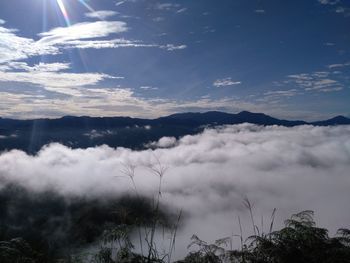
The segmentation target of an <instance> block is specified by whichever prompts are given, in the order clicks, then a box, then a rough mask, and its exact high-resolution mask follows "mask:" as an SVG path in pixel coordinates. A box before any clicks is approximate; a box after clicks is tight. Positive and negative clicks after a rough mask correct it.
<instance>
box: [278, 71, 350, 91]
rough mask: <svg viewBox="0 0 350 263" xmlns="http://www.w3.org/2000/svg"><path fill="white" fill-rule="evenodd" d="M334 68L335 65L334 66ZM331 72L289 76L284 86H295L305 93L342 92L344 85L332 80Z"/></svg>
mask: <svg viewBox="0 0 350 263" xmlns="http://www.w3.org/2000/svg"><path fill="white" fill-rule="evenodd" d="M333 67H334V65H333ZM330 74H331V73H330V72H327V71H325V72H323V71H320V72H313V73H301V74H294V75H289V76H288V80H286V81H284V84H293V85H297V86H298V87H300V88H302V89H303V90H305V91H309V92H311V91H314V92H331V91H340V90H342V89H343V88H344V87H343V84H342V83H341V82H339V81H338V80H336V79H333V78H331V76H330Z"/></svg>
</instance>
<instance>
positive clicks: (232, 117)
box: [0, 111, 350, 153]
mask: <svg viewBox="0 0 350 263" xmlns="http://www.w3.org/2000/svg"><path fill="white" fill-rule="evenodd" d="M241 123H252V124H257V125H265V126H266V125H280V126H286V127H293V126H298V125H315V126H330V125H350V119H349V118H346V117H344V116H337V117H334V118H332V119H328V120H323V121H316V122H306V121H302V120H300V121H290V120H281V119H277V118H273V117H271V116H268V115H265V114H263V113H252V112H248V111H242V112H240V113H238V114H231V113H225V112H218V111H210V112H205V113H192V112H190V113H178V114H173V115H169V116H166V117H161V118H157V119H140V118H130V117H87V116H82V117H73V116H65V117H62V118H59V119H34V120H15V119H4V118H0V151H5V150H12V149H19V150H23V151H25V152H28V153H36V152H37V151H39V150H40V149H41V148H42V147H43V146H44V145H46V144H49V143H52V142H58V143H62V144H64V145H67V146H69V147H72V148H87V147H94V146H97V145H102V144H106V145H109V146H111V147H119V146H120V147H128V148H132V149H143V148H145V147H146V146H145V145H146V144H147V143H149V142H151V141H157V140H159V139H160V138H161V137H163V136H174V137H176V138H178V137H181V136H184V135H188V134H196V133H199V132H201V131H203V130H204V129H205V128H206V127H213V126H220V125H228V124H241Z"/></svg>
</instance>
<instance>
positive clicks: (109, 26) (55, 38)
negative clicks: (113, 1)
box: [38, 21, 128, 45]
mask: <svg viewBox="0 0 350 263" xmlns="http://www.w3.org/2000/svg"><path fill="white" fill-rule="evenodd" d="M127 30H128V28H127V25H126V23H125V22H121V21H96V22H92V23H87V22H84V23H78V24H74V25H72V26H69V27H57V28H54V29H52V30H50V31H48V32H44V33H40V34H39V36H41V37H42V38H41V39H40V40H39V41H38V43H45V44H50V45H64V44H66V43H67V42H69V41H75V40H84V39H91V38H101V37H107V36H109V35H111V34H119V33H123V32H126V31H127Z"/></svg>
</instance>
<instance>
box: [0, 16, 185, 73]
mask: <svg viewBox="0 0 350 263" xmlns="http://www.w3.org/2000/svg"><path fill="white" fill-rule="evenodd" d="M128 30H129V28H128V26H127V24H126V23H125V22H122V21H95V22H84V23H78V24H74V25H72V26H70V27H57V28H53V29H51V30H49V31H47V32H42V33H40V34H38V36H39V37H40V39H39V40H38V41H35V40H34V39H31V38H25V37H20V36H18V35H17V34H18V31H17V30H15V29H8V28H5V27H3V26H2V25H0V54H1V57H0V67H2V68H3V67H4V65H1V64H4V63H8V62H11V61H16V60H23V59H28V58H30V57H33V56H39V55H57V54H60V53H62V50H63V49H74V48H77V49H87V48H90V49H101V48H122V47H134V48H160V49H164V50H167V51H174V50H181V49H185V48H187V46H186V45H183V44H180V45H175V44H158V43H144V42H143V41H141V40H128V39H125V38H122V37H119V38H110V37H111V36H112V35H118V34H119V35H120V34H122V33H125V32H127V31H128ZM106 38H109V39H106ZM0 69H1V68H0Z"/></svg>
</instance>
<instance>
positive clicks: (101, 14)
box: [85, 10, 118, 20]
mask: <svg viewBox="0 0 350 263" xmlns="http://www.w3.org/2000/svg"><path fill="white" fill-rule="evenodd" d="M117 14H118V12H115V11H112V10H99V11H94V12H90V13H86V14H85V16H86V17H89V18H98V19H102V20H105V19H106V18H109V17H112V16H115V15H117Z"/></svg>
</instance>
